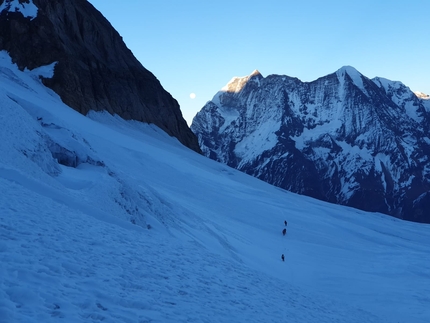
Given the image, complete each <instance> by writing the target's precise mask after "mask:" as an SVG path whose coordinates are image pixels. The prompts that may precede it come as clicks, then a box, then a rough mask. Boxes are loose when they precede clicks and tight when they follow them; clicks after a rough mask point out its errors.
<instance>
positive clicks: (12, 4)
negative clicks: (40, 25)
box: [0, 0, 38, 20]
mask: <svg viewBox="0 0 430 323" xmlns="http://www.w3.org/2000/svg"><path fill="white" fill-rule="evenodd" d="M28 1H29V3H25V2H24V3H20V2H19V0H4V2H3V4H1V5H0V12H2V11H4V10H7V11H8V12H20V13H21V14H22V15H23V16H24V17H26V18H31V20H33V19H34V18H36V17H37V11H38V8H37V7H36V5H35V4H34V3H33V0H28Z"/></svg>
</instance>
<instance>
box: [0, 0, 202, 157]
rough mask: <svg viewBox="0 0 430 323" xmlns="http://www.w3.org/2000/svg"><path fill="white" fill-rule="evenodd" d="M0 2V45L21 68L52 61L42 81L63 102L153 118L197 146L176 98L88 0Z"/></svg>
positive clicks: (135, 117)
mask: <svg viewBox="0 0 430 323" xmlns="http://www.w3.org/2000/svg"><path fill="white" fill-rule="evenodd" d="M6 5H9V7H7V6H6ZM0 6H1V8H2V9H3V10H2V11H1V12H0V50H6V51H7V52H8V53H9V54H10V56H11V57H12V59H13V61H14V63H16V64H17V65H18V67H19V68H20V69H21V70H23V69H25V68H28V69H30V70H31V69H33V68H36V67H39V66H44V65H48V64H51V63H53V62H57V65H56V68H55V73H54V76H53V78H49V79H43V82H44V84H45V85H47V86H48V87H50V88H51V89H53V90H54V91H55V92H56V93H58V94H59V95H60V97H61V99H62V100H63V102H65V103H66V104H67V105H69V106H70V107H72V108H73V109H75V110H77V111H78V112H80V113H82V114H84V115H85V114H87V113H88V112H89V111H90V110H94V111H103V110H106V111H108V112H109V113H111V114H118V115H119V116H121V117H123V118H125V119H128V120H130V119H131V120H137V121H141V122H147V123H153V124H155V125H157V126H158V127H160V128H161V129H163V130H164V131H166V132H167V133H168V134H169V135H171V136H175V137H176V138H178V140H179V141H180V142H182V143H183V144H184V145H185V146H187V147H189V148H191V149H193V150H196V151H198V152H199V151H200V149H199V147H198V143H197V140H196V138H195V136H194V134H193V133H192V132H191V130H190V129H189V127H188V126H187V123H186V121H185V120H184V118H183V116H182V113H181V111H180V108H179V104H178V102H177V101H176V100H175V99H174V98H173V97H172V96H171V95H170V93H168V92H167V91H166V90H164V88H163V87H162V85H161V83H160V81H159V80H158V79H157V78H156V77H155V76H154V75H153V74H152V73H151V72H150V71H148V70H147V69H145V68H144V67H143V65H142V64H141V63H140V62H139V61H138V60H137V59H136V58H135V56H134V55H133V53H132V52H131V51H130V50H129V49H128V48H127V46H126V45H125V43H124V41H123V39H122V37H121V36H120V35H119V33H118V32H117V31H116V30H115V29H114V28H113V27H112V25H111V24H110V22H109V21H108V20H106V19H105V18H104V16H103V15H102V14H101V13H100V12H99V11H98V10H97V9H96V8H94V7H93V6H92V4H91V3H89V2H88V1H87V0H77V1H72V0H61V1H48V0H29V1H27V0H26V1H23V0H14V1H13V2H11V1H8V0H3V1H2V0H0ZM33 6H34V7H35V8H36V9H35V8H33ZM28 7H32V8H33V10H32V13H31V14H27V12H26V9H28ZM23 12H24V13H23Z"/></svg>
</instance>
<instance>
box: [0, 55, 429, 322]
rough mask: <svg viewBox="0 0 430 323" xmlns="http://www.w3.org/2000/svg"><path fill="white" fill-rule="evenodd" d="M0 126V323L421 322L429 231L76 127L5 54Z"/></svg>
mask: <svg viewBox="0 0 430 323" xmlns="http://www.w3.org/2000/svg"><path fill="white" fill-rule="evenodd" d="M51 68H52V66H51ZM44 69H48V70H50V69H49V68H48V67H46V68H44ZM39 72H40V71H38V72H37V74H38V73H39ZM45 75H46V74H45ZM0 114H1V118H0V138H1V140H0V191H1V192H2V194H0V322H1V323H15V322H25V323H32V322H73V323H76V322H99V321H103V322H130V323H131V322H133V323H134V322H308V323H309V322H310V323H312V322H318V323H321V322H330V323H332V322H357V323H358V322H360V323H362V322H378V323H381V322H402V323H406V322H407V323H414V322H417V323H418V322H429V321H430V309H429V307H428V304H429V302H430V298H429V295H430V275H429V272H430V262H429V261H428V259H430V248H429V241H430V230H429V229H430V227H429V226H428V225H420V224H417V223H409V222H403V221H400V220H397V219H394V218H392V217H389V216H384V215H381V214H368V213H365V212H361V211H357V210H355V209H350V208H346V207H341V206H336V205H332V204H327V203H323V202H320V201H316V200H313V199H311V198H307V197H304V196H299V195H296V194H292V193H289V192H286V191H284V190H281V189H278V188H275V187H273V186H270V185H268V184H266V183H264V182H261V181H259V180H257V179H255V178H252V177H249V176H247V175H245V174H243V173H240V172H238V171H236V170H234V169H231V168H229V167H227V166H225V165H222V164H219V163H216V162H214V161H212V160H210V159H207V158H205V157H203V156H201V155H199V154H197V153H194V152H193V151H191V150H189V149H187V148H185V147H184V146H182V145H181V144H180V143H179V142H178V141H177V140H176V139H174V138H172V137H169V136H168V135H166V134H165V133H164V132H163V131H161V130H160V129H158V128H157V127H155V126H152V125H147V124H142V123H139V122H134V121H125V120H122V119H121V118H119V117H118V116H112V115H110V114H108V113H105V112H99V113H96V112H91V113H90V114H89V115H88V116H83V115H80V114H78V113H77V112H75V111H74V110H72V109H70V108H69V107H67V106H65V105H64V104H63V103H62V102H61V100H60V98H59V97H58V96H57V95H56V94H55V93H53V92H52V91H51V90H49V89H47V88H45V87H44V86H43V85H42V83H41V82H40V81H39V80H38V78H37V77H35V72H34V71H24V72H21V71H19V70H18V68H17V67H16V66H15V65H13V64H12V63H11V60H10V58H9V57H8V55H7V53H5V52H1V53H0ZM357 153H361V152H357ZM378 158H379V159H381V160H383V159H384V158H385V157H384V156H378ZM284 220H287V221H288V227H287V235H286V236H285V237H284V236H282V233H281V231H282V229H283V228H284ZM281 254H285V262H282V261H281Z"/></svg>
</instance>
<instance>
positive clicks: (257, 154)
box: [191, 66, 430, 223]
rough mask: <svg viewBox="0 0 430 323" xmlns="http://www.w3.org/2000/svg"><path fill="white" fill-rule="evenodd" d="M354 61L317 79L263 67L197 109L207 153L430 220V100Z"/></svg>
mask: <svg viewBox="0 0 430 323" xmlns="http://www.w3.org/2000/svg"><path fill="white" fill-rule="evenodd" d="M427 99H428V96H427V95H425V94H423V93H417V94H415V93H413V92H412V91H411V90H410V89H409V88H408V87H407V86H405V85H404V84H402V83H401V82H395V81H390V80H387V79H384V78H380V77H376V78H373V79H369V78H367V77H366V76H364V75H362V74H361V73H360V72H358V71H357V70H356V69H354V68H353V67H350V66H345V67H342V68H341V69H339V70H338V71H336V72H335V73H332V74H329V75H327V76H324V77H321V78H319V79H317V80H315V81H313V82H302V81H300V80H299V79H297V78H293V77H289V76H284V75H269V76H267V77H263V76H262V75H261V74H260V73H259V72H258V71H254V72H253V73H252V74H251V75H249V76H246V77H236V78H233V79H232V80H231V81H230V82H229V83H228V84H227V85H226V86H225V87H224V88H223V89H222V90H221V91H220V92H218V93H217V94H216V95H215V96H214V98H213V99H212V101H209V102H208V103H207V104H206V105H205V106H204V107H203V108H202V110H201V111H200V112H199V113H198V114H197V115H196V116H195V118H194V120H193V123H192V126H191V130H192V131H193V132H194V133H195V134H196V135H197V137H198V139H199V144H200V147H201V149H202V151H203V153H204V154H205V155H206V156H208V157H210V158H212V159H214V160H217V161H220V162H222V163H225V164H227V165H230V166H232V167H234V168H237V169H239V170H241V171H243V172H245V173H248V174H250V175H252V176H255V177H257V178H260V179H261V180H263V181H266V182H269V183H271V184H273V185H276V186H279V187H281V188H284V189H287V190H290V191H292V192H296V193H299V194H303V195H308V196H311V197H315V198H318V199H321V200H325V201H329V202H332V203H337V204H342V205H347V206H352V207H355V208H359V209H362V210H366V211H374V212H382V213H385V214H389V215H392V216H395V217H398V218H402V219H406V220H411V221H417V222H426V223H430V161H429V158H430V100H427Z"/></svg>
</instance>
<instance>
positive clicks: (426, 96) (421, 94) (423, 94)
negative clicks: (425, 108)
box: [414, 91, 430, 100]
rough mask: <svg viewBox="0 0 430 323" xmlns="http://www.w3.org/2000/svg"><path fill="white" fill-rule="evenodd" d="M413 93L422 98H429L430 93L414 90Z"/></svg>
mask: <svg viewBox="0 0 430 323" xmlns="http://www.w3.org/2000/svg"><path fill="white" fill-rule="evenodd" d="M414 94H415V95H416V96H417V97H419V98H420V99H424V100H430V95H428V94H425V93H423V92H420V91H415V92H414Z"/></svg>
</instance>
